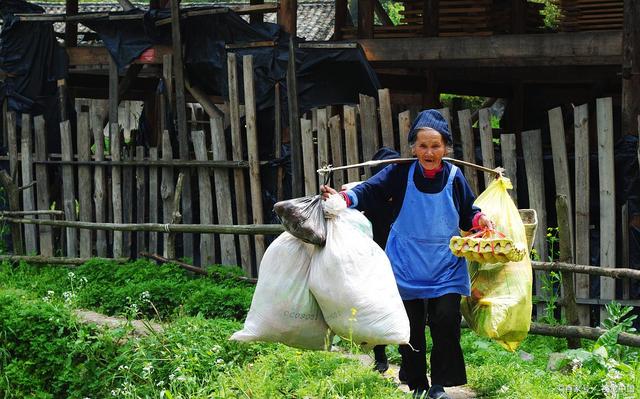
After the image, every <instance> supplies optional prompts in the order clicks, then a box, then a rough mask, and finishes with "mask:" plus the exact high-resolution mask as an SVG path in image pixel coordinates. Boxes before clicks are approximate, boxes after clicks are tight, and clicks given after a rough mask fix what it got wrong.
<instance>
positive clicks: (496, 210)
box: [461, 177, 533, 352]
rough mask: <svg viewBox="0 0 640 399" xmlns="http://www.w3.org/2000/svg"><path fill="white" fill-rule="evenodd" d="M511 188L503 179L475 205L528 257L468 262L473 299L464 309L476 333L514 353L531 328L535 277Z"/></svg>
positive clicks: (489, 188)
mask: <svg viewBox="0 0 640 399" xmlns="http://www.w3.org/2000/svg"><path fill="white" fill-rule="evenodd" d="M511 188H512V186H511V181H509V179H508V178H506V177H500V178H499V179H496V180H494V181H493V182H492V183H491V184H489V187H487V189H486V190H485V191H484V192H483V193H482V194H480V196H478V198H477V199H476V201H475V203H474V204H475V205H477V206H479V207H480V208H481V209H482V212H484V213H485V214H486V215H487V216H489V218H491V220H492V221H493V222H494V223H495V225H496V229H497V230H499V231H502V232H503V233H504V234H505V235H506V236H508V237H509V238H511V239H512V240H513V242H514V243H515V244H517V245H522V247H524V248H526V249H525V250H526V254H525V256H524V257H523V259H522V260H521V261H519V262H504V263H478V262H468V267H469V275H470V276H471V296H470V297H463V299H462V303H461V308H462V309H461V310H462V315H463V316H464V318H465V320H466V321H467V323H468V324H469V326H470V327H471V328H472V329H473V331H475V332H476V334H478V335H480V336H483V337H488V338H492V339H494V340H496V341H497V342H498V343H499V344H500V345H502V346H503V347H505V348H506V349H507V350H509V351H512V352H513V351H515V350H516V348H517V347H518V345H519V344H520V342H522V340H524V339H525V337H526V336H527V333H528V332H529V327H530V325H531V306H532V302H531V284H532V280H533V277H532V273H531V260H530V258H529V247H528V245H527V237H526V234H525V229H524V223H523V222H522V219H521V218H520V214H519V212H518V208H517V207H516V205H515V204H514V203H513V200H512V199H511V197H510V196H509V193H508V192H507V190H508V189H511Z"/></svg>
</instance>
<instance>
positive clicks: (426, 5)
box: [422, 0, 440, 37]
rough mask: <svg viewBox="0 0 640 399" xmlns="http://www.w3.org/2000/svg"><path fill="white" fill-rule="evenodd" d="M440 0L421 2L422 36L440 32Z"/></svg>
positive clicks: (433, 35)
mask: <svg viewBox="0 0 640 399" xmlns="http://www.w3.org/2000/svg"><path fill="white" fill-rule="evenodd" d="M439 9H440V0H424V2H423V3H422V29H423V32H422V34H423V36H426V37H435V36H438V33H439V32H440V23H439V21H440V16H439V13H440V10H439Z"/></svg>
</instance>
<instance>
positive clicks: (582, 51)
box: [358, 31, 622, 67]
mask: <svg viewBox="0 0 640 399" xmlns="http://www.w3.org/2000/svg"><path fill="white" fill-rule="evenodd" d="M358 43H360V45H361V46H362V48H363V50H364V52H365V55H366V56H367V59H368V60H369V61H370V62H385V61H386V62H391V61H423V62H425V63H427V64H433V65H434V66H448V65H456V66H458V67H462V66H465V65H470V66H478V65H483V66H545V65H548V66H557V65H576V66H577V65H594V64H596V65H597V64H600V65H620V63H621V62H622V33H621V32H615V31H603V32H576V33H554V34H545V35H533V34H531V35H495V36H490V37H433V38H431V37H430V38H408V39H376V40H370V39H360V40H358Z"/></svg>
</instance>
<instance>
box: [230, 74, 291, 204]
mask: <svg viewBox="0 0 640 399" xmlns="http://www.w3.org/2000/svg"><path fill="white" fill-rule="evenodd" d="M273 91H274V96H275V99H274V103H275V106H274V114H275V126H274V129H273V135H274V140H273V146H274V151H273V154H274V156H275V158H276V159H280V157H282V101H281V96H280V82H276V84H275V86H274V88H273ZM223 143H225V142H224V140H223ZM225 144H226V143H225ZM225 147H226V146H225ZM223 159H226V157H225V158H223ZM283 180H284V168H283V167H282V166H278V167H277V172H276V199H277V200H278V201H282V200H283V199H284V181H283Z"/></svg>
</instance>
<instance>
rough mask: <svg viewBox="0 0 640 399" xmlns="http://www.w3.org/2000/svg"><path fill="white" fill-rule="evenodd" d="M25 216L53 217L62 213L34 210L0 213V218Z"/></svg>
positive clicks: (62, 213)
mask: <svg viewBox="0 0 640 399" xmlns="http://www.w3.org/2000/svg"><path fill="white" fill-rule="evenodd" d="M25 215H55V216H63V215H64V212H63V211H55V210H35V211H0V216H25Z"/></svg>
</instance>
